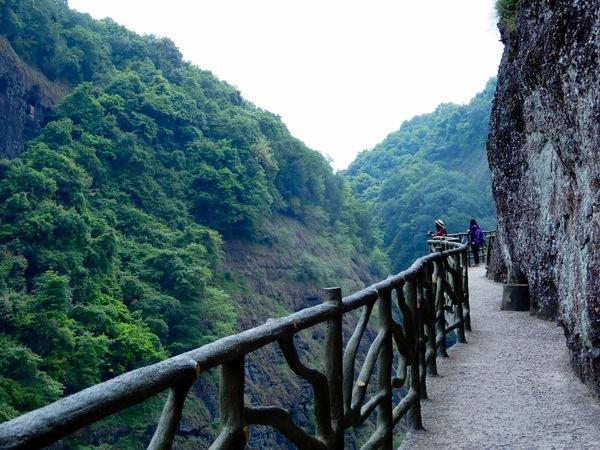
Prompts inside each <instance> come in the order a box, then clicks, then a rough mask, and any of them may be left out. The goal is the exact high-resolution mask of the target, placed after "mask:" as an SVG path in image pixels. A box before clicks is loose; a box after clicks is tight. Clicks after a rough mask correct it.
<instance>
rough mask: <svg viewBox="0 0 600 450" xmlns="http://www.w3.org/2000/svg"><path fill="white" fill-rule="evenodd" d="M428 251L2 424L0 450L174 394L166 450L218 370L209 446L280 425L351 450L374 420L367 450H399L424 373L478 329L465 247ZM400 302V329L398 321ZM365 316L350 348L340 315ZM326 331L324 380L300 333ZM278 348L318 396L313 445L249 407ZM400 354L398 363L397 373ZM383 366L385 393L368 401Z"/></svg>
mask: <svg viewBox="0 0 600 450" xmlns="http://www.w3.org/2000/svg"><path fill="white" fill-rule="evenodd" d="M429 243H430V246H431V247H432V249H433V250H434V252H432V253H430V254H429V255H427V256H424V257H422V258H419V259H418V260H416V261H415V262H414V263H413V264H412V265H411V266H410V268H408V269H407V270H405V271H403V272H400V273H399V274H397V275H394V276H390V277H388V278H387V279H385V280H383V281H381V282H379V283H376V284H374V285H372V286H370V287H368V288H366V289H363V290H361V291H359V292H356V293H354V294H352V295H350V296H348V297H346V298H343V299H342V295H341V290H340V289H339V288H329V289H326V290H324V294H325V297H326V300H325V302H324V303H323V304H322V305H318V306H314V307H312V308H307V309H304V310H302V311H299V312H297V313H295V314H292V315H290V316H288V317H285V318H280V319H273V320H269V321H267V323H265V324H263V325H260V326H258V327H255V328H252V329H250V330H247V331H244V332H242V333H239V334H236V335H232V336H228V337H225V338H222V339H219V340H217V341H215V342H213V343H211V344H207V345H204V346H203V347H200V348H198V349H196V350H192V351H189V352H186V353H183V354H181V355H178V356H175V357H173V358H170V359H168V360H165V361H163V362H160V363H157V364H153V365H150V366H146V367H142V368H140V369H137V370H133V371H131V372H127V373H125V374H123V375H121V376H118V377H116V378H114V379H112V380H109V381H106V382H104V383H100V384H97V385H95V386H92V387H90V388H88V389H85V390H83V391H81V392H79V393H76V394H73V395H71V396H69V397H66V398H63V399H61V400H58V401H56V402H54V403H52V404H50V405H48V406H45V407H43V408H40V409H38V410H35V411H32V412H29V413H27V414H24V415H22V416H20V417H17V418H15V419H13V420H11V421H9V422H5V423H3V424H0V449H32V448H40V447H43V446H46V445H49V444H51V443H53V442H56V441H57V440H59V439H61V438H63V437H65V436H68V435H70V434H72V433H74V432H75V431H77V430H78V429H80V428H82V427H84V426H86V425H90V424H92V423H94V422H97V421H99V420H101V419H103V418H105V417H107V416H110V415H112V414H115V413H117V412H119V411H121V410H123V409H125V408H127V407H129V406H131V405H134V404H137V403H140V402H143V401H144V400H146V399H147V398H149V397H152V396H154V395H156V394H158V393H160V392H162V391H165V390H167V389H169V390H170V392H169V396H168V398H167V400H166V402H165V406H164V408H163V412H162V415H161V417H160V419H159V422H158V426H157V428H156V431H155V433H154V436H153V438H152V440H151V442H150V444H149V446H148V448H149V449H153V450H155V449H169V448H171V445H172V442H173V439H174V437H175V434H176V431H177V428H178V426H179V421H180V419H181V415H182V410H183V404H184V402H185V398H186V396H187V393H188V391H189V389H190V386H191V385H192V383H193V382H194V381H195V380H196V379H198V377H199V376H200V375H201V374H202V373H203V372H204V371H206V370H208V369H210V368H213V367H217V366H220V367H221V381H220V420H221V432H220V435H219V436H218V438H217V439H216V440H215V442H214V443H213V444H212V445H211V447H210V448H211V449H234V448H240V449H241V448H244V447H245V446H246V443H247V440H248V436H249V430H248V425H252V424H261V425H269V426H272V427H274V428H276V429H277V430H278V431H279V432H280V433H282V434H283V435H284V436H285V437H287V438H288V439H289V440H290V441H291V442H292V443H294V444H295V445H296V446H297V447H298V448H299V449H342V448H344V430H345V429H346V428H349V427H357V426H360V425H361V424H362V423H364V422H365V420H367V419H368V418H369V417H370V415H371V414H372V413H373V412H374V411H376V413H377V428H376V430H375V432H374V433H373V434H372V436H371V437H370V438H369V439H368V440H367V442H366V443H365V445H364V446H363V447H362V448H363V449H376V448H383V449H391V448H392V439H393V429H394V427H395V425H396V424H397V423H398V422H399V421H400V419H401V418H402V417H405V416H406V417H407V421H408V424H409V426H410V427H411V428H413V429H419V428H422V419H421V408H420V401H421V399H422V398H426V396H427V387H426V381H427V378H426V375H427V374H430V375H435V374H436V373H437V368H436V357H437V356H442V357H444V356H447V353H446V334H447V333H449V332H450V331H452V330H456V332H457V336H458V340H459V342H465V330H467V331H469V330H470V309H469V298H468V296H469V293H468V278H467V276H468V275H467V274H468V271H467V266H468V253H467V252H468V245H467V244H461V243H458V242H455V241H451V240H446V241H443V240H435V241H429ZM394 300H395V303H396V305H397V307H398V312H399V316H401V320H400V322H398V321H396V319H395V318H394V314H393V306H392V304H393V303H394ZM375 304H377V308H378V318H377V320H378V328H379V331H378V334H377V337H376V338H375V339H374V340H373V342H372V343H371V345H370V347H369V349H368V351H367V354H366V357H365V359H364V361H363V364H362V367H361V369H360V371H359V374H358V376H357V377H355V366H356V357H357V354H358V348H359V345H360V342H361V340H362V338H363V336H364V334H365V330H366V328H367V325H368V323H369V319H370V317H371V312H372V310H373V307H374V306H375ZM358 309H362V313H361V317H360V319H359V320H358V324H357V326H356V329H355V331H354V333H353V334H352V336H351V337H350V339H349V340H348V343H347V345H346V348H345V349H344V348H343V345H342V335H343V330H342V316H343V315H344V314H345V313H348V312H350V311H354V310H358ZM319 323H327V332H326V338H325V345H324V347H325V371H324V373H322V372H320V371H318V370H315V369H312V368H310V367H308V366H306V365H305V364H304V363H303V362H302V361H301V360H300V356H299V355H298V352H297V350H296V348H295V345H294V335H295V334H297V333H298V332H300V331H302V330H305V329H307V328H310V327H312V326H314V325H316V324H319ZM274 342H277V343H278V344H279V347H280V348H281V350H282V353H283V355H284V357H285V360H286V362H287V363H288V365H289V367H290V368H291V370H292V371H293V372H294V373H296V374H297V375H298V376H300V377H302V378H304V379H305V380H307V381H308V382H309V383H310V384H311V386H312V388H313V394H314V398H315V399H314V409H315V416H316V417H315V419H316V420H315V423H316V434H315V435H314V436H313V435H311V434H310V433H308V431H306V430H304V429H303V428H301V427H300V426H298V425H297V424H295V423H294V421H293V419H292V416H291V414H290V413H289V412H288V411H286V410H285V409H282V408H278V407H273V406H265V407H252V408H251V407H248V406H246V405H244V379H245V374H244V359H245V356H246V355H247V354H249V353H251V352H253V351H254V350H257V349H259V348H261V347H264V346H266V345H268V344H271V343H274ZM394 347H395V348H396V350H397V352H398V354H399V363H398V366H397V367H396V369H395V370H394V368H393V367H392V366H393V361H394V358H393V352H394ZM376 365H377V380H376V392H375V394H373V395H372V397H371V398H370V399H368V400H366V396H367V385H368V384H369V381H370V378H371V375H372V373H373V371H374V368H375V366H376ZM399 388H403V389H404V391H405V392H406V394H405V395H404V396H403V398H402V399H401V401H400V402H399V403H398V404H397V405H395V406H394V405H393V396H392V392H393V389H399Z"/></svg>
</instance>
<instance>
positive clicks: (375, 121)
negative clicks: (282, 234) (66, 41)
mask: <svg viewBox="0 0 600 450" xmlns="http://www.w3.org/2000/svg"><path fill="white" fill-rule="evenodd" d="M494 2H495V1H494V0H418V1H408V0H369V1H352V0H302V1H300V0H296V1H288V0H211V1H208V0H69V5H70V6H71V7H73V8H75V9H77V10H79V11H83V12H88V13H90V14H91V15H92V16H94V17H96V18H103V17H112V18H113V19H114V20H115V21H117V22H119V23H121V24H123V25H125V26H126V27H127V28H130V29H132V30H134V31H136V32H139V33H152V34H155V35H158V36H166V37H169V38H171V39H172V40H173V41H175V43H176V44H177V46H178V47H179V48H180V49H181V51H182V53H183V56H184V58H185V59H187V60H190V61H192V62H193V63H195V64H197V65H198V66H200V67H201V68H202V69H207V70H210V71H212V72H213V73H214V74H216V75H217V76H218V77H219V78H221V79H223V80H225V81H227V82H229V83H230V84H233V85H235V86H236V87H237V88H238V89H239V90H240V91H241V92H242V95H243V96H244V97H245V98H246V99H247V100H250V101H251V102H253V103H254V104H256V105H257V106H259V107H261V108H264V109H267V110H269V111H271V112H273V113H275V114H278V115H280V116H281V118H282V119H283V121H284V122H285V123H286V124H287V126H288V128H289V129H290V131H291V132H292V134H294V135H295V136H296V137H298V138H299V139H301V140H303V141H304V142H305V143H306V144H307V145H308V146H309V147H311V148H313V149H316V150H319V151H321V152H322V153H323V154H325V155H328V156H330V157H331V158H332V159H333V166H334V167H335V168H338V169H340V168H345V167H346V166H347V165H348V164H349V163H350V162H351V161H352V160H353V159H354V157H355V156H356V154H357V153H358V152H359V151H361V150H364V149H368V148H372V147H373V146H374V145H375V144H377V143H378V142H380V141H381V140H382V139H383V138H384V137H385V136H386V135H387V134H388V133H390V132H392V131H395V130H396V129H398V127H399V126H400V124H401V123H402V122H403V121H404V120H406V119H409V118H410V117H412V116H414V115H415V114H420V113H423V112H428V111H431V110H433V109H434V108H435V107H436V106H437V105H438V104H439V103H442V102H448V101H452V102H459V103H465V102H467V101H468V100H469V99H470V98H471V97H472V96H473V95H474V94H475V93H476V92H478V91H480V90H481V89H483V87H484V85H485V82H486V81H487V80H488V78H490V77H491V76H494V75H495V74H496V72H497V69H498V64H499V61H500V56H501V52H502V46H501V44H500V43H499V34H498V31H497V29H496V17H495V14H494V11H493V4H494Z"/></svg>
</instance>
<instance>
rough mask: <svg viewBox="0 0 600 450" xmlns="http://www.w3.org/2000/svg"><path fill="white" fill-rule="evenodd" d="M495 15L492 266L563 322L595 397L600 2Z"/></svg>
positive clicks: (599, 301)
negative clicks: (498, 44) (498, 45)
mask: <svg viewBox="0 0 600 450" xmlns="http://www.w3.org/2000/svg"><path fill="white" fill-rule="evenodd" d="M505 23H508V24H509V26H505V27H504V28H503V29H501V33H502V37H503V42H504V43H505V51H504V56H503V59H502V63H501V66H500V72H499V76H498V87H497V92H496V97H495V101H494V107H493V111H492V118H491V125H490V135H489V141H488V158H489V162H490V167H491V170H492V184H493V193H494V198H495V200H496V207H497V213H498V222H499V223H498V230H499V233H498V235H499V239H498V244H499V245H498V247H499V255H500V256H501V258H499V259H498V260H497V261H496V264H495V265H493V267H492V272H493V273H495V274H496V276H497V277H499V276H501V274H502V273H503V270H502V265H505V268H506V270H507V272H505V273H506V274H507V276H508V278H510V279H513V280H516V281H521V282H522V281H527V282H528V283H529V285H530V291H531V298H532V302H533V304H532V309H533V310H534V311H535V312H536V313H537V314H539V315H540V316H542V317H544V318H553V319H557V320H558V321H559V322H560V323H561V324H562V325H563V327H564V329H565V334H566V336H567V345H568V346H569V349H570V351H571V355H572V358H571V361H572V364H573V367H574V369H575V370H576V371H577V373H578V374H579V375H580V377H581V378H582V379H583V380H584V381H586V382H588V383H589V384H590V385H592V386H593V387H594V389H595V391H596V394H598V395H600V0H560V1H559V0H544V1H541V0H520V1H518V2H517V7H516V16H514V17H509V18H508V20H507V21H505ZM501 28H502V26H501Z"/></svg>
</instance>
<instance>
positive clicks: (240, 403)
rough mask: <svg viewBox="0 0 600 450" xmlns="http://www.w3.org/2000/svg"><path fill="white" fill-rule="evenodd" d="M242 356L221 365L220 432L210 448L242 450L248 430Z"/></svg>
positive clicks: (247, 436) (211, 449)
mask: <svg viewBox="0 0 600 450" xmlns="http://www.w3.org/2000/svg"><path fill="white" fill-rule="evenodd" d="M244 380H245V374H244V357H243V356H241V357H239V358H236V359H234V360H233V361H231V362H227V363H225V364H223V365H222V366H221V381H220V383H219V412H220V420H221V433H220V434H219V437H217V440H216V441H215V442H214V443H213V444H212V445H211V446H210V450H242V449H243V448H245V447H246V443H247V442H248V438H249V432H248V427H247V425H246V422H245V419H244Z"/></svg>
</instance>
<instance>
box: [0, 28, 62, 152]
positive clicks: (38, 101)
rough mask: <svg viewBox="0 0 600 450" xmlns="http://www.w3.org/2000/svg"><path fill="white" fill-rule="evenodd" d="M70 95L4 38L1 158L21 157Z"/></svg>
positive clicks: (0, 50) (0, 72)
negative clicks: (28, 143) (25, 148)
mask: <svg viewBox="0 0 600 450" xmlns="http://www.w3.org/2000/svg"><path fill="white" fill-rule="evenodd" d="M66 92H67V88H66V87H65V86H62V85H60V84H58V83H53V82H50V81H49V80H48V79H46V78H45V77H44V75H42V74H41V73H40V72H38V71H37V70H35V69H32V68H31V67H29V66H28V65H27V64H25V63H24V62H23V61H22V60H21V58H19V56H18V55H17V54H16V53H15V52H14V51H13V49H12V47H11V45H10V43H9V42H8V41H7V40H6V39H5V38H4V37H1V36H0V158H14V157H15V156H18V155H19V154H20V153H21V152H22V151H23V148H24V145H25V142H27V140H29V139H31V138H33V137H35V136H36V135H37V134H38V133H39V132H40V129H41V126H42V125H43V124H44V123H45V122H47V120H48V117H49V115H50V113H51V110H52V107H53V106H54V104H55V103H56V102H57V101H58V100H59V99H60V98H61V97H62V96H63V95H65V93H66Z"/></svg>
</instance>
